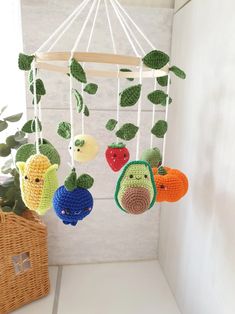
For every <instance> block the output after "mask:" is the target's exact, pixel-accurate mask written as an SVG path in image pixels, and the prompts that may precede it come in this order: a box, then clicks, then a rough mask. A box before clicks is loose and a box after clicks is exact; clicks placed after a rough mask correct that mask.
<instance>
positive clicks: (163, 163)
mask: <svg viewBox="0 0 235 314" xmlns="http://www.w3.org/2000/svg"><path fill="white" fill-rule="evenodd" d="M170 82H171V77H170V73H168V78H167V89H166V93H167V99H166V112H165V121H166V122H167V121H168V109H169V100H170ZM165 154H166V133H165V135H164V138H163V148H162V166H164V165H165Z"/></svg>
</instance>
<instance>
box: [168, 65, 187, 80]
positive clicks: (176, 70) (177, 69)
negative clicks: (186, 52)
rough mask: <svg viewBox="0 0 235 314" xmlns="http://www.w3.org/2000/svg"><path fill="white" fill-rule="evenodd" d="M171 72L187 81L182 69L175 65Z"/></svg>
mask: <svg viewBox="0 0 235 314" xmlns="http://www.w3.org/2000/svg"><path fill="white" fill-rule="evenodd" d="M169 70H170V71H171V72H173V73H174V74H175V75H176V76H178V77H179V78H181V79H183V80H184V79H186V74H185V72H184V71H183V70H181V69H180V68H178V67H177V66H175V65H173V66H172V67H170V69H169Z"/></svg>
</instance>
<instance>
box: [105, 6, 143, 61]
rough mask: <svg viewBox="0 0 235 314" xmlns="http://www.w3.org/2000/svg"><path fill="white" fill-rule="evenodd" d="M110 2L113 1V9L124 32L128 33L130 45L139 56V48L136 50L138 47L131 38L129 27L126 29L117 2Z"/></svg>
mask: <svg viewBox="0 0 235 314" xmlns="http://www.w3.org/2000/svg"><path fill="white" fill-rule="evenodd" d="M110 3H111V5H112V7H113V10H114V12H115V14H116V16H117V18H118V20H119V22H120V24H121V26H122V29H123V31H124V33H125V34H126V37H127V39H128V41H129V43H130V45H131V47H132V49H133V51H134V53H135V55H136V56H138V57H139V54H138V52H137V50H136V48H135V45H134V43H133V41H132V39H131V37H130V35H129V33H128V31H127V29H126V26H125V24H124V23H123V21H122V19H121V18H120V15H119V12H118V11H117V8H116V6H115V4H114V1H113V0H110Z"/></svg>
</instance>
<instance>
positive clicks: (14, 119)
mask: <svg viewBox="0 0 235 314" xmlns="http://www.w3.org/2000/svg"><path fill="white" fill-rule="evenodd" d="M22 116H23V112H21V113H17V114H14V115H12V116H9V117H6V118H4V120H5V121H8V122H17V121H19V120H20V119H21V117H22Z"/></svg>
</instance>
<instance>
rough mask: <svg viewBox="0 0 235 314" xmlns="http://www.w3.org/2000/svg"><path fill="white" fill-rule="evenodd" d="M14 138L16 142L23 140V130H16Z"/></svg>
mask: <svg viewBox="0 0 235 314" xmlns="http://www.w3.org/2000/svg"><path fill="white" fill-rule="evenodd" d="M14 138H15V140H16V141H17V142H24V141H25V132H23V131H17V132H16V133H15V135H14Z"/></svg>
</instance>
